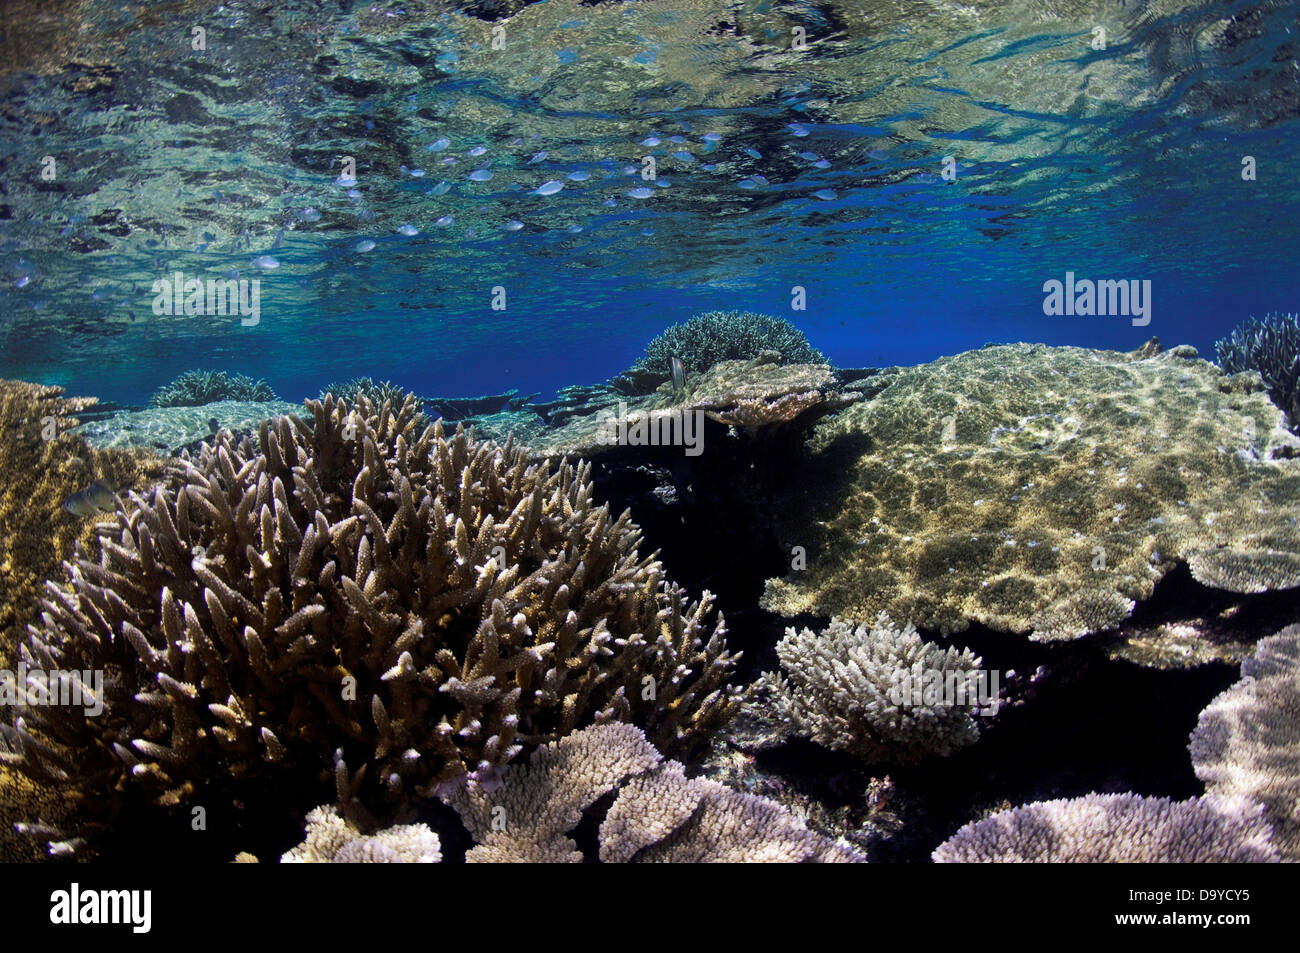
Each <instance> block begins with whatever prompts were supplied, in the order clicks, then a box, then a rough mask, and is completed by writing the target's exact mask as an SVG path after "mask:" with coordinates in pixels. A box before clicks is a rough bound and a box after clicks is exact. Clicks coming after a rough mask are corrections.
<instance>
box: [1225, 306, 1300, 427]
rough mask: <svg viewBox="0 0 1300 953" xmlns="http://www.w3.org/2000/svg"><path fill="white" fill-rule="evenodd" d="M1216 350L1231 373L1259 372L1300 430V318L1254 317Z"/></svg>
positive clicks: (1279, 404) (1270, 395) (1227, 370)
mask: <svg viewBox="0 0 1300 953" xmlns="http://www.w3.org/2000/svg"><path fill="white" fill-rule="evenodd" d="M1214 350H1215V353H1216V354H1217V355H1218V357H1219V366H1220V367H1222V368H1223V369H1224V370H1225V371H1226V372H1228V373H1229V374H1239V373H1243V372H1246V371H1255V372H1257V373H1258V374H1259V376H1260V377H1261V378H1263V380H1264V386H1265V387H1267V388H1268V396H1269V397H1271V398H1272V399H1273V403H1275V404H1277V406H1278V407H1280V408H1282V410H1283V411H1285V412H1286V415H1287V419H1288V420H1289V421H1290V424H1291V427H1292V429H1296V428H1300V315H1295V314H1268V315H1265V316H1264V318H1263V320H1257V319H1255V318H1251V319H1250V320H1249V321H1246V322H1244V323H1243V324H1240V325H1238V326H1237V327H1235V328H1233V330H1232V333H1231V334H1229V335H1228V336H1227V337H1226V338H1222V339H1220V340H1218V341H1215V342H1214Z"/></svg>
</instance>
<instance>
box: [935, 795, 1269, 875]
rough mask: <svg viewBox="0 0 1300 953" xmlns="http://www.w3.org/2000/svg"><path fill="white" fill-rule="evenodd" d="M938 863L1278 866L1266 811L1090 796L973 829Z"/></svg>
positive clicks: (1017, 812)
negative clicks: (1227, 864) (1228, 864)
mask: <svg viewBox="0 0 1300 953" xmlns="http://www.w3.org/2000/svg"><path fill="white" fill-rule="evenodd" d="M933 857H934V860H935V861H936V862H937V863H1074V864H1090V863H1184V864H1206V863H1262V862H1276V861H1277V859H1278V856H1277V851H1276V850H1275V849H1274V848H1273V845H1272V844H1271V843H1270V842H1269V826H1268V823H1267V822H1266V821H1265V820H1264V818H1263V815H1262V813H1261V810H1260V806H1259V805H1258V804H1255V803H1253V802H1251V801H1248V800H1245V799H1236V800H1228V801H1223V800H1220V799H1217V798H1213V797H1203V798H1197V799H1195V800H1191V801H1171V800H1169V799H1168V798H1145V797H1142V796H1141V795H1139V794H1088V795H1085V796H1084V797H1078V798H1070V799H1065V800H1058V801H1036V802H1034V803H1033V804H1026V805H1024V806H1023V807H1018V808H1015V809H1013V810H1010V811H1001V812H999V813H997V814H994V815H992V816H991V817H987V818H985V819H984V820H982V821H976V822H975V823H972V824H967V825H966V826H965V827H963V828H962V829H961V830H959V831H957V833H956V834H954V835H953V836H952V837H950V838H948V840H946V841H944V842H943V843H942V844H941V845H939V847H938V848H937V849H936V850H935V852H934V854H933Z"/></svg>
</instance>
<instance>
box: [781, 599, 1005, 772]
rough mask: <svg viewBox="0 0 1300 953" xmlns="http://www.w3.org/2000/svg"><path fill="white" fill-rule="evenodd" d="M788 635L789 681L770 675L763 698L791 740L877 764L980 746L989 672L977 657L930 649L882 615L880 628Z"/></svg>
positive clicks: (784, 675) (784, 657) (840, 627)
mask: <svg viewBox="0 0 1300 953" xmlns="http://www.w3.org/2000/svg"><path fill="white" fill-rule="evenodd" d="M785 631H786V634H785V638H783V639H781V641H780V642H778V643H777V646H776V652H777V655H778V657H779V658H780V660H781V669H782V671H781V672H768V673H766V674H765V675H764V677H763V686H764V687H763V694H764V695H765V696H766V699H765V700H766V702H767V704H769V705H770V706H771V710H772V714H773V715H774V716H775V717H776V719H777V720H778V721H781V722H783V723H784V724H785V726H786V728H787V730H789V731H791V732H793V733H795V734H798V735H803V736H805V737H808V738H811V739H812V740H813V741H816V742H817V743H818V744H821V745H825V746H826V747H828V748H835V749H837V750H840V751H847V752H850V753H852V754H855V755H858V756H859V757H862V758H864V759H866V760H868V761H886V760H891V761H916V760H919V759H921V758H924V757H926V756H928V755H940V756H942V755H949V754H952V752H954V751H956V750H957V749H959V748H962V747H965V746H966V745H969V744H972V743H974V742H975V741H976V740H978V738H979V727H978V726H977V724H976V722H975V719H974V717H973V715H974V714H975V712H976V710H977V707H978V705H977V700H981V701H982V699H980V696H981V695H982V694H983V693H982V691H981V690H980V688H979V686H977V684H976V679H977V678H978V674H979V670H980V665H981V664H982V662H981V660H980V659H979V658H978V657H976V656H975V655H974V654H972V653H971V651H970V650H969V649H963V650H962V651H960V652H959V651H957V649H955V648H948V649H944V648H941V647H940V646H938V645H935V644H934V643H932V642H926V641H924V640H922V638H921V637H920V636H919V635H918V634H917V632H916V629H915V628H913V627H912V626H910V625H909V626H907V627H905V628H903V629H899V628H898V627H897V626H895V625H894V624H892V623H891V622H890V620H889V617H888V616H887V615H885V614H884V613H883V612H882V613H881V614H880V617H879V618H878V619H877V620H876V624H875V625H874V626H866V625H861V626H858V627H857V628H856V629H855V628H854V627H853V626H852V625H850V624H849V623H847V622H844V621H842V620H839V619H836V620H832V622H831V624H830V626H829V628H827V629H826V630H825V631H823V632H820V633H817V632H812V631H811V630H809V629H804V630H803V631H802V632H796V631H795V630H794V629H793V628H789V629H786V630H785ZM949 691H951V692H952V693H953V695H954V696H956V695H960V697H948V692H949ZM927 692H928V693H929V694H927Z"/></svg>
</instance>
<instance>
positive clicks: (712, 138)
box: [700, 132, 722, 142]
mask: <svg viewBox="0 0 1300 953" xmlns="http://www.w3.org/2000/svg"><path fill="white" fill-rule="evenodd" d="M700 138H701V139H703V140H704V141H705V142H717V141H718V140H719V139H721V138H722V135H721V133H717V132H706V133H705V134H704V135H702V136H700Z"/></svg>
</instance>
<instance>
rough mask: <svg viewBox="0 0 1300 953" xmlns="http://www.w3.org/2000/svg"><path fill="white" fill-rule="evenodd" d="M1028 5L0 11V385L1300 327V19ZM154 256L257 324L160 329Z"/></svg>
mask: <svg viewBox="0 0 1300 953" xmlns="http://www.w3.org/2000/svg"><path fill="white" fill-rule="evenodd" d="M340 6H341V8H342V9H340ZM521 6H523V5H522V4H521ZM1040 6H1042V5H1026V4H1019V3H1014V2H1004V3H988V4H976V5H975V7H978V8H979V10H978V13H976V12H974V7H972V6H969V5H965V6H964V5H960V4H956V3H951V4H945V3H940V2H937V0H936V2H921V0H916V2H889V3H872V2H857V3H852V4H849V3H844V4H835V3H831V4H823V5H822V6H821V7H818V8H813V7H812V6H800V5H797V4H795V5H791V6H790V7H789V8H788V9H787V8H784V7H783V8H780V9H777V8H775V7H773V6H772V5H770V4H766V3H746V4H742V5H740V7H739V8H736V7H733V6H732V5H729V4H721V3H718V4H711V3H708V2H680V3H673V2H666V3H658V2H656V3H629V4H603V5H600V6H597V7H584V6H580V5H579V4H578V3H576V2H569V3H562V2H559V0H550V2H548V3H544V4H534V5H529V6H526V7H525V8H524V9H522V10H521V11H520V12H519V13H517V14H516V15H515V16H514V17H513V18H512V19H510V20H509V21H507V24H506V25H507V31H508V32H507V34H506V35H507V38H508V40H507V45H506V47H505V49H504V50H499V51H498V50H493V49H492V48H491V45H490V44H491V33H490V31H491V29H492V26H493V22H492V21H491V20H487V19H479V18H475V17H472V16H465V15H462V14H460V13H457V12H456V9H457V5H454V4H445V3H424V4H401V5H397V4H389V5H375V4H355V5H349V4H347V3H344V4H342V5H339V4H336V3H331V4H324V3H320V4H312V3H298V4H286V5H284V6H283V9H281V8H280V7H279V6H278V5H277V7H276V10H275V11H273V12H271V13H266V12H263V11H260V8H257V7H254V6H252V5H249V4H238V3H235V4H226V5H224V6H223V7H221V8H220V9H219V10H218V9H217V8H214V7H207V6H203V5H194V6H193V7H186V8H185V12H184V13H179V12H177V10H175V9H173V7H172V5H170V4H157V3H128V4H124V5H122V6H120V7H118V8H114V9H113V10H111V11H104V10H100V11H93V12H91V13H86V14H79V13H78V12H77V11H75V10H71V11H70V10H64V9H62V8H55V9H54V10H53V11H50V10H47V9H46V8H45V7H42V6H40V5H38V4H33V3H26V2H17V3H12V4H8V5H6V10H5V13H4V16H5V18H6V20H5V56H4V60H3V73H2V74H0V75H2V77H3V78H2V80H0V107H3V108H0V130H2V135H0V376H4V377H19V378H23V379H28V380H35V381H40V382H45V383H56V384H61V385H63V386H65V387H66V388H68V390H69V391H70V392H73V393H80V394H95V395H98V396H100V397H101V398H103V399H106V400H112V401H118V402H122V403H128V404H142V403H144V402H146V401H147V399H148V397H149V395H150V394H151V393H152V392H153V390H155V389H156V388H157V387H158V386H160V385H161V384H163V383H165V382H166V381H168V380H170V379H171V378H173V377H175V376H176V375H177V374H178V373H180V372H181V371H183V370H186V369H188V368H193V367H217V368H222V369H225V370H228V371H236V372H240V373H245V374H249V375H251V376H254V377H262V378H265V379H266V380H267V381H268V382H270V383H271V384H272V386H273V387H274V388H275V390H276V391H277V392H278V393H279V394H280V395H281V396H283V397H285V398H286V399H298V398H301V397H303V396H308V395H314V394H315V393H316V391H317V390H319V389H320V388H321V387H323V386H324V385H325V384H327V383H328V382H330V381H332V380H337V379H343V378H349V377H354V376H358V375H366V376H371V377H374V378H377V379H391V380H393V381H396V382H398V383H401V384H403V385H405V386H407V387H409V388H412V389H414V390H416V391H417V392H419V393H421V394H424V395H441V396H460V395H473V394H482V393H489V392H498V391H501V390H504V389H507V388H517V389H519V390H520V391H522V392H524V393H530V392H534V391H538V392H541V393H542V394H543V395H549V394H550V393H551V392H552V391H554V389H556V388H558V387H562V386H564V385H567V384H574V383H593V382H597V381H600V380H603V379H605V378H607V377H609V376H611V375H614V374H616V373H618V372H619V371H621V370H623V369H624V368H626V367H628V366H629V365H630V364H631V363H632V362H633V361H635V360H636V358H637V357H638V356H639V354H640V352H641V349H642V348H643V347H644V345H645V343H646V342H647V341H648V340H649V339H650V338H651V337H653V336H654V335H655V334H657V333H658V332H660V331H661V330H662V329H663V328H664V327H665V326H666V325H668V324H670V323H673V322H677V321H682V320H686V319H687V318H689V317H691V316H692V315H694V314H697V313H699V312H701V311H706V310H714V309H744V310H751V311H759V312H766V313H770V314H777V315H781V316H783V317H786V318H788V319H789V320H791V321H793V322H794V323H795V324H796V325H798V326H799V327H800V328H801V329H802V330H803V331H804V332H805V333H806V334H807V335H808V337H809V339H810V340H811V342H812V343H813V344H814V345H815V346H816V347H818V348H820V349H821V350H822V351H823V352H824V353H826V354H827V355H828V356H829V357H830V358H831V359H832V360H833V361H834V362H835V363H837V364H839V365H841V366H851V367H857V366H879V365H886V364H896V363H917V362H923V361H928V360H931V359H933V358H935V357H938V356H940V355H944V354H952V353H956V352H958V351H962V350H966V349H969V348H973V347H979V346H980V345H982V344H984V343H986V342H990V341H995V342H1005V341H1016V340H1028V341H1041V342H1045V343H1049V344H1074V345H1086V346H1091V347H1107V348H1117V349H1132V348H1135V347H1138V346H1140V345H1141V344H1142V343H1143V342H1144V341H1145V340H1147V339H1148V338H1150V337H1151V336H1153V335H1157V336H1159V337H1160V339H1161V341H1162V342H1164V343H1165V344H1166V345H1170V344H1176V343H1190V344H1192V345H1194V346H1195V347H1197V348H1198V349H1199V350H1200V351H1201V352H1202V354H1203V355H1205V356H1207V357H1209V356H1212V353H1213V342H1214V340H1215V339H1216V338H1218V337H1221V336H1223V335H1224V334H1225V333H1227V332H1228V331H1229V330H1230V329H1231V328H1232V327H1233V326H1234V325H1236V324H1238V323H1239V322H1241V321H1243V320H1244V319H1246V318H1247V317H1249V316H1251V315H1256V316H1262V315H1263V314H1265V313H1267V312H1269V311H1294V310H1297V308H1300V269H1297V268H1296V267H1295V265H1294V257H1295V252H1294V249H1295V248H1296V243H1297V238H1300V185H1298V184H1297V176H1296V174H1295V171H1296V170H1295V161H1296V157H1297V156H1300V89H1298V84H1300V79H1297V77H1300V71H1298V70H1297V64H1296V56H1297V52H1298V47H1297V42H1298V39H1297V38H1300V20H1298V17H1297V7H1296V6H1295V5H1294V4H1283V3H1278V2H1264V3H1244V2H1237V3H1232V2H1228V3H1223V2H1216V3H1209V2H1207V3H1200V4H1197V3H1190V4H1187V3H1177V4H1175V3H1172V2H1170V3H1164V4H1161V3H1141V2H1128V3H1122V4H1121V3H1118V2H1101V0H1098V2H1070V3H1065V2H1063V3H1060V4H1056V5H1052V6H1053V7H1054V10H1055V11H1056V12H1055V13H1054V14H1053V15H1051V16H1047V15H1044V14H1039V15H1038V16H1039V18H1038V19H1034V18H1033V16H1031V15H1030V13H1029V12H1028V11H1026V7H1034V9H1038V7H1040ZM737 10H739V12H736V11H737ZM38 11H40V12H39V16H38ZM819 11H820V12H819ZM828 11H829V12H828ZM80 16H85V17H89V19H86V20H81V19H78V17H80ZM722 20H726V21H727V22H728V23H729V26H728V28H727V29H721V28H719V27H717V26H716V25H715V24H717V23H718V22H721V21H722ZM194 23H202V24H204V25H205V27H206V30H207V44H208V48H207V50H206V51H197V52H196V51H194V50H192V49H191V48H190V46H191V29H192V26H193V24H194ZM792 23H793V24H795V25H802V27H803V28H804V29H805V31H806V33H807V35H808V36H809V37H811V38H812V39H813V42H812V43H811V45H810V46H809V49H808V50H806V51H803V52H798V53H796V52H794V51H791V50H790V49H789V46H790V43H789V40H788V37H789V35H790V31H791V24H792ZM1097 24H1104V25H1106V27H1107V32H1108V37H1109V39H1108V42H1107V44H1106V48H1105V49H1104V50H1101V49H1093V48H1092V40H1093V37H1094V33H1093V31H1094V28H1095V26H1096V25H1097ZM69 38H72V39H71V40H69ZM65 41H67V42H65ZM72 51H75V52H72ZM706 136H707V137H706ZM647 137H654V138H657V139H658V140H659V142H658V143H657V144H655V145H644V144H643V143H645V142H648V141H650V140H649V139H648V138H647ZM674 137H676V139H677V140H678V141H674ZM443 138H445V139H447V140H449V142H448V145H447V147H446V148H445V149H439V150H430V149H428V148H427V147H428V146H429V145H431V144H434V143H436V142H437V141H438V140H440V139H443ZM477 149H483V150H484V151H483V152H481V153H478V154H474V152H472V151H471V150H477ZM541 153H545V155H544V156H540V154H541ZM754 153H757V154H758V158H755V157H754ZM343 155H350V156H352V157H354V158H355V160H356V166H357V171H356V183H355V186H353V185H352V184H351V183H348V182H343V183H342V184H339V175H340V171H341V167H340V165H339V164H338V160H339V157H340V156H343ZM647 155H650V156H653V157H654V159H655V161H656V167H657V175H656V180H655V181H653V182H646V181H644V180H643V179H642V177H641V175H640V169H641V163H642V161H643V159H644V157H645V156H647ZM45 156H53V157H54V158H55V167H56V173H55V177H54V179H53V180H52V181H46V180H42V178H41V170H42V167H43V162H44V161H45V159H44V157H45ZM539 156H540V157H539ZM945 156H953V157H954V158H955V159H956V162H957V166H956V177H955V180H954V181H945V179H944V178H943V176H942V167H943V160H944V157H945ZM1244 156H1251V157H1253V158H1254V163H1255V167H1256V177H1255V179H1254V180H1253V181H1246V180H1243V177H1242V160H1243V157H1244ZM447 159H453V160H454V161H453V162H447V161H446V160H447ZM479 168H490V169H491V170H492V173H493V175H492V177H491V179H490V180H488V181H483V182H479V181H474V180H471V179H469V178H468V175H469V173H470V172H472V171H474V170H475V169H479ZM629 171H630V173H631V174H629ZM413 172H415V173H417V174H412V173H413ZM418 173H423V174H418ZM574 173H579V174H578V175H574ZM581 173H586V175H585V176H583V175H581ZM754 176H759V177H761V178H760V179H757V180H756V179H754V178H752V177H754ZM549 181H559V182H562V183H563V184H564V188H563V189H562V190H561V191H559V192H557V193H555V194H551V195H545V194H536V190H537V189H538V187H539V186H542V185H543V184H544V183H546V182H549ZM442 182H446V183H448V188H446V189H445V190H443V189H442V187H441V186H440V185H439V183H442ZM665 182H666V183H667V186H666V187H665V185H664V183H665ZM353 188H355V193H354V194H352V195H349V194H348V193H349V190H350V189H353ZM637 188H647V189H649V190H650V195H649V196H648V197H647V198H634V197H631V196H630V195H629V193H630V192H632V190H634V189H637ZM439 193H440V194H439ZM610 200H613V205H610V204H608V203H609V202H610ZM308 208H311V209H316V210H319V212H320V213H321V214H320V217H319V218H318V219H314V220H313V218H312V216H311V215H305V214H304V210H306V209H308ZM511 220H517V221H520V222H522V223H523V228H521V229H519V230H517V231H506V230H505V229H504V226H505V224H506V223H507V222H510V221H511ZM440 222H441V223H442V224H439V223H440ZM403 224H412V225H414V226H415V227H416V228H417V229H418V232H419V234H418V235H415V236H409V235H403V234H400V233H398V232H397V231H396V229H397V228H398V227H399V226H401V225H403ZM579 229H580V230H579ZM281 233H283V234H282V238H280V239H279V240H278V244H277V236H280V235H281ZM365 239H369V240H371V241H373V242H374V243H375V246H374V248H373V249H372V250H370V251H365V252H359V251H357V247H358V246H357V243H358V241H361V240H365ZM264 255H270V256H273V257H274V259H275V260H276V262H277V263H278V267H276V268H274V269H272V270H264V269H263V268H261V267H259V266H258V264H257V263H256V260H257V259H258V258H259V257H260V256H264ZM232 269H233V271H232ZM175 271H181V272H182V273H183V274H184V275H185V276H187V277H198V278H201V279H204V278H220V277H222V276H223V275H231V276H233V275H236V274H237V275H238V277H239V278H242V279H254V278H256V279H258V280H259V281H260V283H261V284H260V289H261V313H260V320H259V321H258V323H257V324H256V325H255V326H244V325H243V324H241V322H240V320H239V319H238V318H237V317H234V318H232V317H230V316H225V317H222V316H216V315H210V316H199V315H196V316H189V317H186V316H184V315H179V316H167V315H155V314H154V313H153V309H152V303H153V300H154V295H153V293H152V292H151V290H150V287H151V285H152V283H153V282H154V281H155V280H157V279H160V278H169V277H170V276H171V275H172V274H173V273H174V272H175ZM1066 272H1073V273H1075V275H1076V276H1077V277H1078V278H1080V279H1082V278H1091V279H1137V280H1142V281H1146V280H1149V281H1150V282H1151V289H1152V302H1151V304H1152V310H1151V320H1150V323H1149V325H1146V326H1142V327H1135V326H1133V323H1132V321H1131V320H1130V319H1129V318H1128V317H1124V316H1109V317H1076V316H1055V317H1052V316H1047V315H1045V314H1044V313H1043V298H1044V293H1043V283H1044V282H1046V281H1048V280H1051V279H1057V280H1064V277H1065V274H1066ZM796 286H798V287H801V288H802V289H804V295H805V298H806V308H804V309H802V310H795V309H793V308H792V289H793V288H795V287H796ZM498 287H499V288H504V289H505V293H506V302H507V303H506V308H505V310H503V311H502V310H493V308H492V307H491V303H492V297H493V289H494V288H498Z"/></svg>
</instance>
